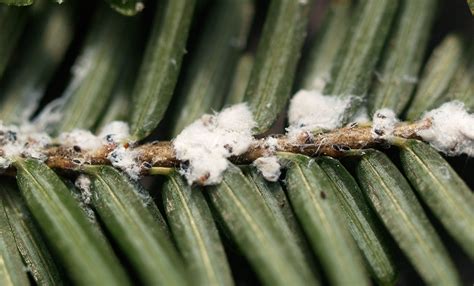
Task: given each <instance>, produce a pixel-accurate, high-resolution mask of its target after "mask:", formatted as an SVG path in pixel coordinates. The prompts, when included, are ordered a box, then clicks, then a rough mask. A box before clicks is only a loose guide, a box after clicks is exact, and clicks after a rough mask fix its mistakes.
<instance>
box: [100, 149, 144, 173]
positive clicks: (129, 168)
mask: <svg viewBox="0 0 474 286" xmlns="http://www.w3.org/2000/svg"><path fill="white" fill-rule="evenodd" d="M107 159H109V161H110V163H111V164H112V166H114V167H117V168H119V169H120V170H122V171H124V172H125V173H126V174H127V175H128V176H129V177H130V178H131V179H133V180H138V179H139V178H140V172H141V166H140V164H139V163H138V152H137V151H135V150H131V149H130V148H125V147H124V146H123V145H120V146H118V147H117V148H115V149H114V150H113V151H112V152H110V153H109V154H108V155H107Z"/></svg>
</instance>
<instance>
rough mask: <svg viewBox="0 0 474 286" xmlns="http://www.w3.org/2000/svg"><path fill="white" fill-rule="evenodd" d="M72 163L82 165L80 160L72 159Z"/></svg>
mask: <svg viewBox="0 0 474 286" xmlns="http://www.w3.org/2000/svg"><path fill="white" fill-rule="evenodd" d="M72 162H73V163H74V164H77V165H80V164H82V161H81V160H80V159H72Z"/></svg>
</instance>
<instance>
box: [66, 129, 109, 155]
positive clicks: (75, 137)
mask: <svg viewBox="0 0 474 286" xmlns="http://www.w3.org/2000/svg"><path fill="white" fill-rule="evenodd" d="M58 141H59V143H61V144H63V145H69V146H79V147H80V148H81V149H82V150H87V151H90V150H95V149H99V148H100V147H102V145H104V142H103V140H102V139H101V138H99V137H97V136H96V135H94V134H93V133H92V132H90V131H88V130H83V129H74V130H73V131H71V132H64V133H61V134H60V135H59V137H58Z"/></svg>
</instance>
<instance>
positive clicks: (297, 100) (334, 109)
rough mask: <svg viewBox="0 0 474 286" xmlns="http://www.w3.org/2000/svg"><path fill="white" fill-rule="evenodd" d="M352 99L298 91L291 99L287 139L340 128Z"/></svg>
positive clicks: (311, 91)
mask: <svg viewBox="0 0 474 286" xmlns="http://www.w3.org/2000/svg"><path fill="white" fill-rule="evenodd" d="M352 99H353V98H352V97H351V96H348V97H344V98H341V97H336V96H328V95H323V94H322V93H321V92H320V91H318V90H300V91H298V92H297V93H296V94H295V96H293V98H292V99H291V102H290V108H289V111H288V120H289V123H290V126H289V127H288V128H287V131H288V137H289V138H290V139H291V138H297V137H298V136H299V135H300V134H301V133H305V132H311V131H314V130H318V129H324V130H331V129H334V128H337V127H340V126H341V124H342V120H343V118H344V113H345V112H346V110H347V109H348V108H349V107H350V105H351V103H352Z"/></svg>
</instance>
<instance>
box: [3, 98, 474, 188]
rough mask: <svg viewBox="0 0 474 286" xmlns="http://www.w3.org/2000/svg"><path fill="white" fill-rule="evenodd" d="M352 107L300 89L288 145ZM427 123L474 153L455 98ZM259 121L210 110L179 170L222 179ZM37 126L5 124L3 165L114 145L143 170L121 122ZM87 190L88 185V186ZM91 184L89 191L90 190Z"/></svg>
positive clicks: (380, 115) (391, 125)
mask: <svg viewBox="0 0 474 286" xmlns="http://www.w3.org/2000/svg"><path fill="white" fill-rule="evenodd" d="M352 104H353V97H351V96H348V97H333V96H327V95H323V94H321V92H319V91H317V90H312V91H306V90H303V91H300V92H298V93H297V94H296V95H295V96H294V97H293V99H292V100H291V102H290V107H289V112H288V121H289V127H288V128H287V137H288V139H289V142H292V141H293V142H294V143H295V144H298V138H301V135H302V134H310V135H311V134H312V132H314V131H327V130H332V129H335V128H338V127H341V125H342V124H343V123H344V122H343V120H344V118H345V117H344V115H345V113H346V111H347V110H348V109H349V108H350V107H351V105H352ZM421 120H426V121H429V122H430V127H429V128H426V129H423V130H421V131H419V132H418V133H417V135H419V136H420V137H421V138H422V139H423V140H424V141H426V142H428V143H430V144H431V145H432V146H433V147H434V148H436V149H437V150H439V151H441V152H443V153H445V154H447V155H459V154H467V155H469V156H474V116H473V115H472V114H469V113H468V112H467V110H466V108H465V107H464V104H463V103H461V102H459V101H452V102H448V103H445V104H443V105H442V106H441V107H439V108H437V109H434V110H431V111H429V112H426V113H425V114H424V115H423V117H422V118H421ZM368 121H369V120H368V117H367V112H366V111H365V110H364V109H361V112H359V113H358V114H357V116H355V117H353V118H352V122H368ZM398 124H401V123H400V122H399V120H398V119H397V117H396V115H395V113H394V112H393V111H392V110H390V109H381V110H378V111H376V112H375V113H374V115H373V118H372V131H371V132H372V137H373V138H374V139H378V140H387V141H390V138H391V136H393V132H394V129H395V128H396V126H397V125H398ZM254 127H255V121H254V119H253V116H252V113H251V111H250V110H249V108H248V106H247V105H246V104H245V103H242V104H237V105H234V106H231V107H228V108H225V109H224V110H222V111H221V112H220V113H214V114H212V115H209V114H205V115H203V116H202V117H201V118H199V119H198V120H196V121H195V122H193V123H192V124H190V125H189V126H187V127H186V128H185V129H184V130H183V131H182V132H181V133H180V134H179V135H178V136H177V137H176V138H175V139H174V140H173V141H172V145H173V148H174V151H175V155H176V158H177V159H178V160H180V161H181V162H182V163H181V167H180V172H181V173H182V174H183V175H184V176H185V177H186V179H187V181H188V183H189V184H192V183H199V184H203V185H212V184H218V183H220V182H221V180H222V176H223V173H224V171H225V170H226V169H227V168H228V166H229V161H228V158H229V157H231V156H238V155H241V154H243V153H245V152H246V151H248V149H249V148H250V146H252V144H253V143H255V139H254V136H253V135H254V134H253V133H252V129H253V128H254ZM36 130H37V128H36V127H35V126H34V125H22V126H19V127H18V126H6V125H3V124H1V123H0V145H1V151H2V153H1V154H0V168H2V169H6V168H8V167H10V165H11V164H12V162H13V161H14V160H15V159H16V158H18V157H30V158H35V159H38V160H43V161H44V160H46V159H47V157H46V155H45V154H44V153H43V151H44V149H45V147H47V146H49V145H50V144H54V143H55V142H56V143H60V144H61V145H64V146H71V147H77V148H80V149H81V150H84V151H87V152H81V154H82V155H79V156H84V157H78V158H77V159H76V162H77V164H79V165H80V164H83V163H87V162H88V159H89V158H87V156H88V155H87V154H91V152H92V153H93V152H94V150H97V149H100V148H101V147H103V146H104V145H109V146H110V145H111V144H112V145H113V146H114V147H113V148H112V150H111V151H110V152H109V153H108V155H107V159H108V160H109V161H110V162H111V164H112V165H113V166H115V167H116V168H118V169H121V170H123V171H124V172H125V173H127V174H128V175H129V176H130V178H132V179H134V180H137V179H138V178H139V177H140V173H141V171H142V167H141V166H140V164H139V160H138V159H139V155H140V154H139V153H138V151H136V150H134V149H133V148H128V142H126V141H127V140H128V138H129V127H128V125H127V124H126V123H124V122H119V121H115V122H112V123H110V124H108V125H106V126H105V127H104V128H102V130H100V132H99V133H98V135H95V134H93V133H91V132H90V131H86V130H73V131H71V132H65V133H62V134H60V135H59V136H58V137H57V138H56V139H54V140H53V139H52V138H50V137H49V136H48V135H47V134H46V133H44V132H37V131H36ZM264 144H266V145H267V147H268V148H267V150H268V151H267V153H266V154H264V156H263V157H261V158H258V159H256V160H255V161H254V162H253V165H254V166H255V167H256V168H257V169H258V170H260V172H261V174H262V175H263V176H264V177H265V178H266V179H267V180H269V181H276V180H278V178H279V176H280V163H279V161H278V158H277V157H276V155H275V153H276V152H275V151H276V150H277V149H278V140H276V139H275V138H273V137H268V138H267V139H265V142H264ZM82 187H83V186H82ZM85 189H87V188H85Z"/></svg>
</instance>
